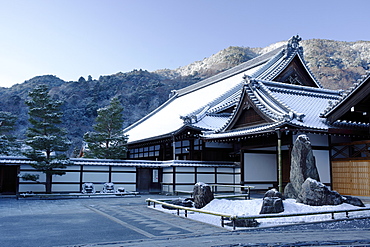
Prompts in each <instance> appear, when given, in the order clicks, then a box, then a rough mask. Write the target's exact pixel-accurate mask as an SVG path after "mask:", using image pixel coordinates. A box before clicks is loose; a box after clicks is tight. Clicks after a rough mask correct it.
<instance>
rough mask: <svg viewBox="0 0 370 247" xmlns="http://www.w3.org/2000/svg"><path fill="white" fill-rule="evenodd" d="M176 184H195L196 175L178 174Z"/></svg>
mask: <svg viewBox="0 0 370 247" xmlns="http://www.w3.org/2000/svg"><path fill="white" fill-rule="evenodd" d="M176 183H195V181H194V174H193V173H192V174H181V173H176Z"/></svg>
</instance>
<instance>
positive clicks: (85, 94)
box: [0, 39, 370, 153]
mask: <svg viewBox="0 0 370 247" xmlns="http://www.w3.org/2000/svg"><path fill="white" fill-rule="evenodd" d="M283 43H285V42H279V43H276V44H272V45H271V46H269V47H265V48H249V47H229V48H227V49H224V50H222V51H220V52H218V53H216V54H214V55H212V56H210V57H208V58H205V59H203V60H202V61H196V62H194V63H192V64H189V65H187V66H183V67H180V68H177V69H174V70H169V69H163V70H158V71H154V72H148V71H145V70H134V71H131V72H127V73H122V72H119V73H117V74H113V75H108V76H100V78H98V79H93V78H91V76H89V77H88V78H87V79H85V78H83V77H81V78H79V79H78V80H76V81H69V82H67V81H63V80H61V79H59V78H58V77H57V76H54V75H45V76H38V77H35V78H32V79H30V80H27V81H25V82H24V83H22V84H17V85H14V86H13V87H11V88H0V97H1V99H2V100H1V102H0V110H1V111H8V112H12V113H13V114H16V115H17V116H18V122H17V126H16V127H17V128H16V135H17V137H18V138H19V139H23V138H24V133H25V131H26V129H27V127H28V120H27V119H28V115H27V112H28V109H27V107H26V105H25V104H24V101H25V99H26V98H27V94H28V92H29V91H30V90H31V89H33V88H34V87H35V86H36V85H38V84H47V85H48V86H49V88H50V94H51V95H52V97H53V98H55V99H60V100H63V101H64V105H63V107H62V109H63V111H64V119H63V120H64V127H65V128H66V129H67V130H68V137H69V138H70V139H71V140H72V142H73V145H72V146H73V148H72V149H76V150H77V149H79V148H80V147H81V143H82V137H83V135H84V133H85V132H87V131H91V130H92V125H93V124H94V119H95V117H96V116H97V112H96V111H97V109H98V108H100V107H103V106H106V105H108V104H109V101H110V99H111V98H112V97H114V96H118V97H119V99H120V101H121V102H122V104H123V106H124V109H125V110H124V116H125V117H124V118H125V126H128V125H129V124H132V123H133V122H135V121H137V120H138V119H140V118H141V117H143V116H145V115H146V114H147V113H149V112H150V111H152V110H154V109H155V108H156V107H158V106H159V105H160V104H162V103H163V102H164V101H166V100H167V99H168V95H169V94H170V92H171V90H174V89H180V88H183V87H185V86H188V85H191V84H193V83H195V82H197V81H199V80H201V79H205V78H207V77H209V76H212V75H214V74H217V73H219V72H221V71H224V70H226V69H229V68H231V67H234V66H235V65H238V64H240V63H242V62H245V61H248V60H249V59H251V58H254V57H256V56H258V55H259V54H262V53H264V52H267V51H269V50H271V49H273V48H275V47H277V46H278V45H281V44H283ZM301 44H302V46H303V48H304V55H305V60H306V61H307V62H308V64H309V67H310V68H311V71H312V72H313V73H314V74H315V76H316V78H317V79H319V81H320V82H321V84H322V85H323V86H324V87H326V88H331V89H346V88H348V87H350V86H351V85H352V84H353V83H354V82H356V80H357V79H359V78H360V77H361V75H363V74H364V73H365V71H366V70H367V69H369V64H370V42H368V41H358V42H341V41H332V40H319V39H313V40H304V41H302V42H301ZM72 151H73V150H71V153H72Z"/></svg>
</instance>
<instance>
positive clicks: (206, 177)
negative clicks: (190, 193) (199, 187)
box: [196, 174, 215, 184]
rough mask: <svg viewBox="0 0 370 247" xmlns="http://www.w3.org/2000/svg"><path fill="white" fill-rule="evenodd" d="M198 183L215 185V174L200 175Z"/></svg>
mask: <svg viewBox="0 0 370 247" xmlns="http://www.w3.org/2000/svg"><path fill="white" fill-rule="evenodd" d="M196 182H203V183H208V184H212V183H215V176H214V174H198V176H197V181H196Z"/></svg>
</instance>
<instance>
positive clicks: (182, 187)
mask: <svg viewBox="0 0 370 247" xmlns="http://www.w3.org/2000/svg"><path fill="white" fill-rule="evenodd" d="M193 189H194V185H176V187H175V190H185V191H192V190H193ZM189 197H190V195H189Z"/></svg>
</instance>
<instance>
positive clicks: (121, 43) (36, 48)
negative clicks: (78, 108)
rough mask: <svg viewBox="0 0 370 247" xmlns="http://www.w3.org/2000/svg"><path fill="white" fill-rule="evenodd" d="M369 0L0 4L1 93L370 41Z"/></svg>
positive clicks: (26, 0) (9, 0)
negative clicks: (275, 50) (279, 46)
mask: <svg viewBox="0 0 370 247" xmlns="http://www.w3.org/2000/svg"><path fill="white" fill-rule="evenodd" d="M369 9H370V1H368V0H351V1H344V0H335V1H332V0H320V1H318V0H310V1H299V0H279V1H278V0H223V1H221V0H100V1H98V0H32V1H30V0H23V1H21V0H0V31H1V35H0V37H1V38H0V86H3V87H8V86H11V85H12V84H15V83H22V82H24V81H25V80H28V79H31V78H32V77H34V76H38V75H45V74H51V75H56V76H58V77H59V78H61V79H63V80H66V81H69V80H78V78H79V77H80V76H84V77H85V78H87V76H88V75H92V77H93V78H98V77H99V76H100V75H109V74H114V73H117V72H120V71H121V72H127V71H131V70H133V69H140V68H141V69H146V70H149V71H154V70H157V69H164V68H169V69H174V68H178V67H180V66H184V65H187V64H189V63H191V62H194V61H197V60H202V59H203V58H205V57H209V56H211V55H212V54H215V53H217V52H218V51H220V50H222V49H225V48H227V47H229V46H245V47H247V46H249V47H265V46H267V45H270V44H272V43H275V42H278V41H282V40H288V39H289V38H290V37H291V36H293V35H296V34H299V35H300V36H301V37H302V38H303V39H312V38H319V39H332V40H340V41H357V40H367V41H370V32H369V30H368V27H369V26H370V17H369Z"/></svg>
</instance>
